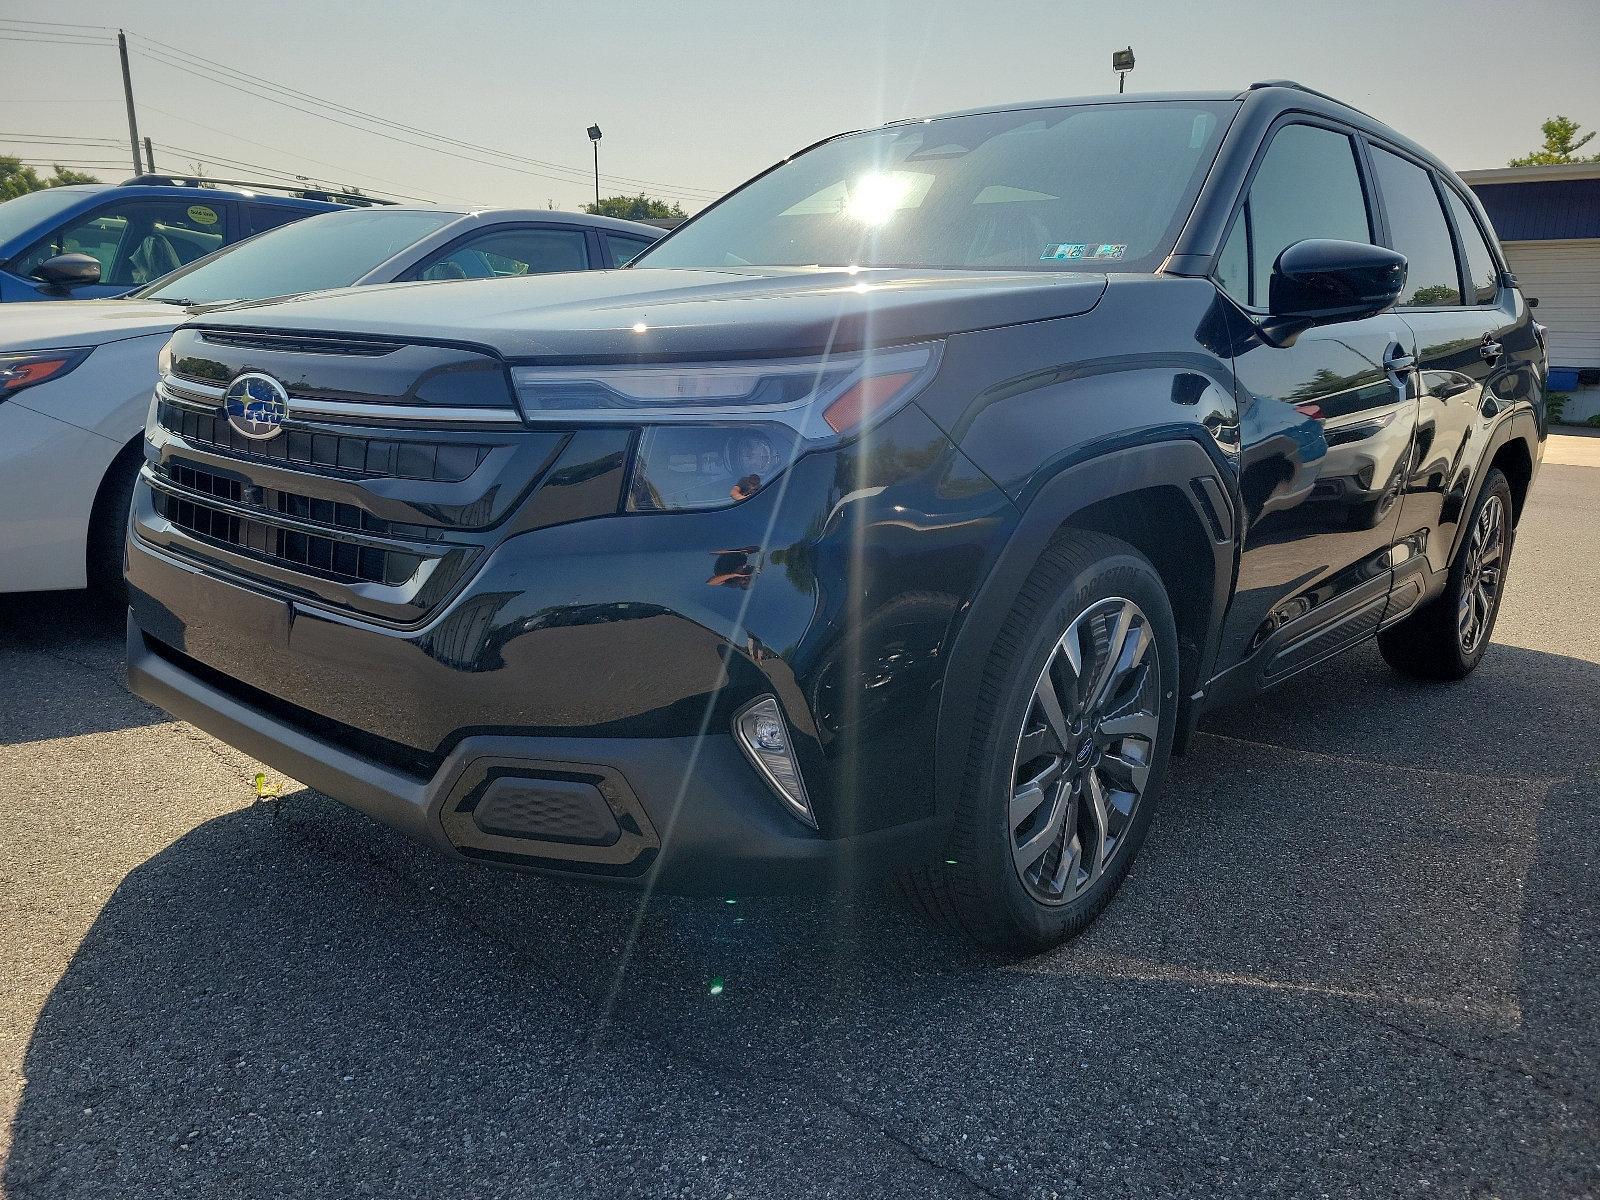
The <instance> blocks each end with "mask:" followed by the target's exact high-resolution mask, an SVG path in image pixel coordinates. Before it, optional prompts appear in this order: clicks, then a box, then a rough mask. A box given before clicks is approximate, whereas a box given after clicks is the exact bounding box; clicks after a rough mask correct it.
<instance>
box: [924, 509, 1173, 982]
mask: <svg viewBox="0 0 1600 1200" xmlns="http://www.w3.org/2000/svg"><path fill="white" fill-rule="evenodd" d="M1177 687H1178V651H1177V633H1176V629H1175V626H1174V623H1173V617H1172V606H1171V604H1170V602H1169V601H1168V599H1167V594H1166V591H1165V589H1164V588H1163V587H1162V584H1161V579H1160V576H1158V575H1157V574H1156V571H1155V568H1153V567H1152V566H1151V565H1150V563H1149V561H1148V560H1147V559H1145V557H1144V556H1143V555H1141V554H1140V553H1139V552H1138V551H1137V550H1135V549H1134V548H1133V547H1132V546H1129V545H1128V544H1127V543H1125V542H1122V541H1119V540H1117V539H1115V538H1111V537H1107V536H1105V535H1104V534H1098V533H1071V534H1068V535H1066V536H1064V537H1062V538H1060V539H1058V540H1057V541H1056V542H1054V543H1053V544H1052V545H1051V547H1050V548H1049V549H1048V550H1047V551H1046V552H1045V554H1044V555H1043V557H1042V558H1041V560H1040V562H1039V564H1038V566H1037V567H1036V568H1035V569H1034V572H1033V574H1032V576H1031V577H1030V578H1029V580H1028V582H1027V584H1026V586H1025V587H1024V588H1023V590H1022V594H1021V595H1020V596H1019V598H1018V601H1017V604H1016V606H1015V607H1014V608H1013V609H1012V612H1011V614H1010V616H1009V617H1008V619H1007V620H1006V622H1005V624H1004V625H1003V626H1002V628H1001V630H1000V631H999V633H998V635H997V636H996V638H995V644H994V650H993V652H992V656H991V659H990V662H989V665H988V668H987V670H986V671H985V674H984V678H983V681H982V683H981V685H980V688H979V694H978V697H977V701H978V712H977V721H976V727H975V733H974V739H973V744H972V747H971V749H970V751H969V754H968V763H967V771H966V782H965V786H964V789H963V794H962V797H961V800H960V803H959V805H958V808H957V812H956V819H955V826H954V833H953V840H952V845H951V852H950V854H949V856H948V858H947V859H946V861H945V862H944V863H942V864H935V865H932V866H928V867H924V868H921V869H919V870H917V871H915V872H913V873H912V875H911V876H910V877H909V878H908V879H907V881H906V882H907V891H908V893H909V894H910V895H911V896H912V897H913V899H915V900H917V901H918V902H920V904H921V907H922V908H923V909H924V910H925V911H927V912H928V913H929V914H930V915H932V916H934V917H935V918H938V919H940V920H942V921H943V923H945V924H948V925H952V926H954V927H955V928H957V929H959V930H961V931H962V932H964V933H966V934H967V935H969V936H970V937H972V938H973V939H975V940H976V941H978V942H980V943H981V944H984V945H987V946H993V947H997V948H1003V949H1011V950H1024V951H1038V950H1044V949H1047V948H1049V947H1051V946H1053V945H1056V944H1057V943H1059V942H1061V941H1063V940H1065V939H1066V938H1069V937H1071V936H1072V935H1074V934H1075V933H1077V932H1078V931H1080V930H1081V929H1082V928H1083V927H1084V926H1086V925H1087V924H1088V923H1089V922H1090V921H1091V920H1093V919H1094V917H1095V916H1096V915H1097V914H1098V913H1099V912H1100V910H1101V909H1103V908H1104V907H1105V906H1106V904H1107V903H1108V902H1109V901H1110V900H1111V897H1112V896H1113V895H1114V894H1115V893H1116V891H1117V888H1118V887H1120V886H1121V883H1122V880H1123V878H1124V876H1126V874H1127V872H1128V867H1129V866H1130V864H1131V863H1132V861H1133V857H1134V855H1135V854H1137V853H1138V850H1139V845H1140V843H1141V842H1142V841H1143V840H1144V835H1145V831H1146V829H1147V828H1148V827H1149V824H1150V818H1151V816H1152V813H1153V811H1154V795H1155V793H1156V790H1157V788H1158V786H1159V784H1160V781H1161V779H1162V777H1163V776H1164V774H1165V771H1166V766H1167V760H1168V758H1169V756H1170V754H1171V750H1172V736H1173V730H1174V727H1175V725H1176V718H1177Z"/></svg>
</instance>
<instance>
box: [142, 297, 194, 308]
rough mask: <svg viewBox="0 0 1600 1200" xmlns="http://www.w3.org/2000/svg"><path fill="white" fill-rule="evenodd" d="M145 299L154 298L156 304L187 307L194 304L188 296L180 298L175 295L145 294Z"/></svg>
mask: <svg viewBox="0 0 1600 1200" xmlns="http://www.w3.org/2000/svg"><path fill="white" fill-rule="evenodd" d="M145 299H147V300H154V301H155V302H156V303H157V304H176V305H177V306H178V307H179V308H189V307H190V306H191V305H193V304H194V301H193V300H190V299H189V298H188V297H183V298H181V299H180V298H179V297H177V296H147V297H145Z"/></svg>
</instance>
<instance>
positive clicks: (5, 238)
mask: <svg viewBox="0 0 1600 1200" xmlns="http://www.w3.org/2000/svg"><path fill="white" fill-rule="evenodd" d="M83 195H84V190H83V189H82V188H45V189H44V190H43V191H38V192H29V193H27V194H26V195H23V196H17V197H14V198H13V199H10V200H7V201H6V202H5V203H4V204H0V246H4V245H5V244H6V243H8V242H12V241H15V240H16V239H17V238H19V237H22V236H24V235H29V234H39V233H43V232H44V230H43V229H41V228H40V226H47V227H48V225H49V223H50V221H51V220H53V219H54V218H55V216H56V214H58V213H60V212H63V211H65V210H66V209H68V208H70V207H71V206H72V205H74V204H81V203H82V202H83ZM29 240H30V241H31V240H32V238H31V237H30V238H29Z"/></svg>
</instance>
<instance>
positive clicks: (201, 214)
mask: <svg viewBox="0 0 1600 1200" xmlns="http://www.w3.org/2000/svg"><path fill="white" fill-rule="evenodd" d="M189 220H191V221H193V222H194V223H195V224H196V225H215V224H216V223H217V210H216V209H214V208H207V207H206V206H205V205H204V204H191V205H190V206H189Z"/></svg>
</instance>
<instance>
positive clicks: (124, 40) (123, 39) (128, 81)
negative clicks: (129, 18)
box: [117, 29, 144, 175]
mask: <svg viewBox="0 0 1600 1200" xmlns="http://www.w3.org/2000/svg"><path fill="white" fill-rule="evenodd" d="M117 53H118V54H120V55H121V56H122V96H123V99H125V100H126V101H127V102H128V144H129V145H130V146H132V147H133V173H134V174H135V175H143V174H144V168H143V167H142V166H140V165H139V121H138V119H137V118H136V117H135V116H134V115H133V76H132V75H130V74H129V73H128V35H127V34H125V33H123V32H122V30H120V29H119V30H117Z"/></svg>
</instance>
